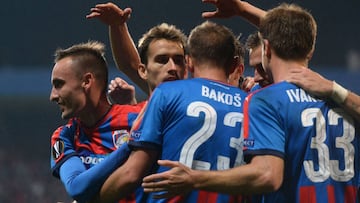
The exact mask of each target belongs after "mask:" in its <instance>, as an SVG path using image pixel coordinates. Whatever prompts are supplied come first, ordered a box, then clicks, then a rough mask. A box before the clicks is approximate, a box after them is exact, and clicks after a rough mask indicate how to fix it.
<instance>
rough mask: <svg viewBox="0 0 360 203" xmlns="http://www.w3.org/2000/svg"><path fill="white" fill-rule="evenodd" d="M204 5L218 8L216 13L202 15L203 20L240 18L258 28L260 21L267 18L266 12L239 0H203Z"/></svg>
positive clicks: (209, 12)
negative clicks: (207, 4)
mask: <svg viewBox="0 0 360 203" xmlns="http://www.w3.org/2000/svg"><path fill="white" fill-rule="evenodd" d="M203 2H204V3H209V4H213V5H215V6H216V8H217V9H216V10H215V11H206V12H203V13H202V17H203V18H230V17H233V16H240V17H242V18H244V19H246V20H247V21H249V22H250V23H251V24H253V25H255V26H256V27H258V26H259V24H260V19H261V18H262V17H263V16H265V14H266V11H264V10H262V9H260V8H258V7H255V6H253V5H251V4H249V3H248V2H246V1H239V0H203Z"/></svg>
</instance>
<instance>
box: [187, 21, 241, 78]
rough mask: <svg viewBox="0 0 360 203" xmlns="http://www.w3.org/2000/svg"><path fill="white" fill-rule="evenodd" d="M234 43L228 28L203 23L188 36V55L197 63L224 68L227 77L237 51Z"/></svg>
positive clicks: (233, 36)
mask: <svg viewBox="0 0 360 203" xmlns="http://www.w3.org/2000/svg"><path fill="white" fill-rule="evenodd" d="M236 41H237V39H236V37H235V35H234V34H233V32H232V31H231V30H230V29H229V28H227V27H225V26H223V25H218V24H216V23H214V22H210V21H205V22H204V23H202V24H200V25H198V26H196V27H195V28H194V29H193V30H192V31H191V33H190V35H189V40H188V50H189V55H190V56H191V57H192V58H193V59H195V61H197V62H198V63H204V62H206V63H213V64H215V65H217V66H219V67H222V68H224V69H225V71H226V74H227V75H228V74H229V73H230V68H231V67H232V64H233V60H234V56H236V55H237V53H236V51H238V50H236V43H237V42H236Z"/></svg>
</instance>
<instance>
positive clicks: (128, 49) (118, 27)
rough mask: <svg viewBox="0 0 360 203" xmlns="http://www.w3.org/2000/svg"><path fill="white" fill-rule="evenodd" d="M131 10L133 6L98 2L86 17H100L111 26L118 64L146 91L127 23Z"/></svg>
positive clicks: (138, 59) (111, 37)
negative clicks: (139, 73)
mask: <svg viewBox="0 0 360 203" xmlns="http://www.w3.org/2000/svg"><path fill="white" fill-rule="evenodd" d="M131 12H132V10H131V8H125V9H120V8H119V7H118V6H117V5H115V4H113V3H106V4H97V5H96V6H95V7H94V8H91V13H90V14H89V15H87V16H86V18H88V19H92V18H98V19H99V20H100V21H102V22H103V23H105V24H106V25H108V26H109V38H110V44H111V49H112V54H113V58H114V60H115V63H116V66H117V67H118V69H119V70H120V71H122V72H123V73H124V74H126V75H127V76H128V77H129V78H130V79H131V80H132V81H133V82H134V83H136V84H137V85H138V86H139V87H140V88H141V89H142V90H143V91H144V92H148V87H147V84H146V82H145V81H144V80H142V79H141V78H140V77H139V75H138V72H137V70H138V67H139V65H140V64H141V60H140V56H139V53H138V51H137V48H136V46H135V43H134V41H133V39H132V38H131V35H130V33H129V30H128V27H127V24H126V21H127V20H128V19H129V18H130V14H131Z"/></svg>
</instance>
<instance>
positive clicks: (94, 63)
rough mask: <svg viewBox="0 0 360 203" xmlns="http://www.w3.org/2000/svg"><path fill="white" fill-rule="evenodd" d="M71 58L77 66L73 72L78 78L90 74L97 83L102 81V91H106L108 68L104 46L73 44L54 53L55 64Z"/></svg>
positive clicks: (87, 43) (98, 43) (92, 42)
mask: <svg viewBox="0 0 360 203" xmlns="http://www.w3.org/2000/svg"><path fill="white" fill-rule="evenodd" d="M67 57H71V58H72V60H73V61H75V62H77V63H78V64H79V65H78V66H76V70H74V71H75V72H76V73H77V75H78V76H81V75H82V74H84V73H85V72H92V73H93V74H94V76H95V77H96V78H98V79H99V81H102V84H101V85H102V86H103V89H104V91H105V92H106V90H107V83H108V75H109V73H108V68H107V63H106V59H105V45H104V44H103V43H101V42H98V41H89V42H86V43H80V44H75V45H73V46H71V47H69V48H67V49H61V48H59V49H57V50H56V51H55V63H56V62H58V61H59V60H61V59H63V58H67Z"/></svg>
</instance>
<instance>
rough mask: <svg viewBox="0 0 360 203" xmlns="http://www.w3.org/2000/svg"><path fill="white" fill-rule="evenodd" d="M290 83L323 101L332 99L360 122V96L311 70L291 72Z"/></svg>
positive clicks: (288, 79) (294, 70) (293, 70)
mask: <svg viewBox="0 0 360 203" xmlns="http://www.w3.org/2000/svg"><path fill="white" fill-rule="evenodd" d="M287 81H288V82H291V83H294V84H296V85H298V86H299V87H301V88H303V89H304V90H306V91H307V92H309V93H310V94H312V95H314V96H317V97H319V98H322V99H332V100H333V101H335V102H336V103H337V104H339V105H340V106H341V107H342V108H344V110H345V111H346V112H347V113H349V114H350V115H352V116H353V117H354V118H355V119H356V120H357V121H358V122H360V96H359V95H357V94H355V93H353V92H351V91H348V90H347V89H345V88H343V87H342V86H340V85H339V84H337V83H336V82H335V81H331V80H328V79H326V78H324V77H323V76H321V75H320V74H319V73H317V72H314V71H312V70H311V69H309V68H297V69H292V70H290V73H289V75H288V78H287Z"/></svg>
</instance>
